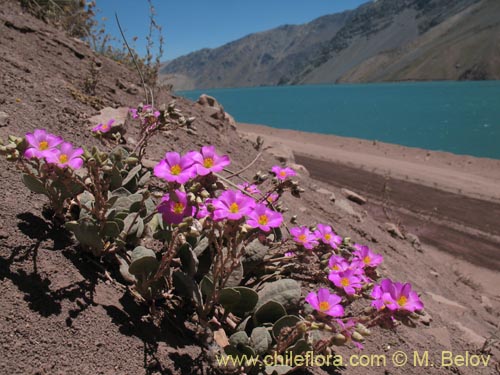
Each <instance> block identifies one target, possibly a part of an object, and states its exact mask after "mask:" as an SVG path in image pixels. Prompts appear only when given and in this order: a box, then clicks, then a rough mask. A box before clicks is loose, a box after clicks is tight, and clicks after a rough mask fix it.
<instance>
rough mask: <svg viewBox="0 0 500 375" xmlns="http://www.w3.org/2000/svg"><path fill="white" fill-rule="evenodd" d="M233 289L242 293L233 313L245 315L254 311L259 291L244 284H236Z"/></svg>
mask: <svg viewBox="0 0 500 375" xmlns="http://www.w3.org/2000/svg"><path fill="white" fill-rule="evenodd" d="M233 289H234V290H236V291H237V292H239V293H240V300H239V301H238V304H237V305H236V306H234V308H233V311H232V313H233V314H236V315H238V316H243V315H244V314H245V313H247V312H249V311H253V309H254V308H255V306H256V305H257V302H258V300H259V295H258V294H257V292H256V291H255V290H253V289H250V288H247V287H244V286H236V287H233Z"/></svg>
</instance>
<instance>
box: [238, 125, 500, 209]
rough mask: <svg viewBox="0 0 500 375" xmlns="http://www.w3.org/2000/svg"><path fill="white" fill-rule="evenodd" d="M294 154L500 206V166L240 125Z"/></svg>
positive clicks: (467, 158) (378, 144)
mask: <svg viewBox="0 0 500 375" xmlns="http://www.w3.org/2000/svg"><path fill="white" fill-rule="evenodd" d="M238 129H239V130H240V131H241V132H243V133H246V134H254V135H262V136H264V137H265V139H266V141H267V143H268V144H269V143H272V142H279V143H283V144H285V145H286V146H288V147H290V148H291V149H292V150H293V151H294V152H295V153H297V154H301V155H307V156H310V157H313V158H316V159H323V160H328V161H334V162H339V163H342V164H347V165H349V166H353V167H356V168H361V169H363V170H366V171H372V172H374V173H377V174H381V175H384V176H386V175H388V176H391V177H394V178H398V179H402V180H408V181H413V182H416V183H419V184H422V185H425V186H431V187H438V188H439V189H443V190H446V191H450V192H454V193H460V194H463V195H466V196H469V197H473V198H480V199H485V200H493V201H500V187H499V186H500V160H493V159H486V158H475V157H470V156H460V155H454V154H450V153H446V152H435V151H428V150H423V149H418V148H410V147H403V146H398V145H393V144H387V143H382V142H372V141H366V140H360V139H355V138H347V137H337V136H332V135H324V134H314V133H306V132H300V131H295V130H282V129H274V128H270V127H267V126H262V125H251V124H239V125H238Z"/></svg>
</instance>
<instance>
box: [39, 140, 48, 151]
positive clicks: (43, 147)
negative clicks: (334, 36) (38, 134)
mask: <svg viewBox="0 0 500 375" xmlns="http://www.w3.org/2000/svg"><path fill="white" fill-rule="evenodd" d="M38 148H39V149H40V150H42V151H43V150H46V149H48V148H49V142H47V141H41V142H40V143H39V144H38Z"/></svg>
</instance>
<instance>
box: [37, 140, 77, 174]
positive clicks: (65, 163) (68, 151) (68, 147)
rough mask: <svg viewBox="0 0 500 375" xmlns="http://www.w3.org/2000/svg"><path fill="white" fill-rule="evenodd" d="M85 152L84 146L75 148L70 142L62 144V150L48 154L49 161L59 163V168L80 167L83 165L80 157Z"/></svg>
mask: <svg viewBox="0 0 500 375" xmlns="http://www.w3.org/2000/svg"><path fill="white" fill-rule="evenodd" d="M82 154H83V149H82V148H73V145H72V144H71V143H69V142H64V143H63V144H61V148H60V150H57V151H55V150H54V152H51V153H50V154H47V156H46V159H47V163H51V164H57V166H58V167H59V168H64V167H70V168H72V169H80V168H81V167H82V165H83V160H82V158H81V157H80V156H81V155H82Z"/></svg>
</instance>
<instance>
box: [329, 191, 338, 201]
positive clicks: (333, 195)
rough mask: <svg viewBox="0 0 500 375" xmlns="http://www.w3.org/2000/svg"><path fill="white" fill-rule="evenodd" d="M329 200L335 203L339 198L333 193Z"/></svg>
mask: <svg viewBox="0 0 500 375" xmlns="http://www.w3.org/2000/svg"><path fill="white" fill-rule="evenodd" d="M328 199H330V201H331V202H335V199H337V198H336V197H335V194H334V193H332V194H331V195H330V198H328Z"/></svg>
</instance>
